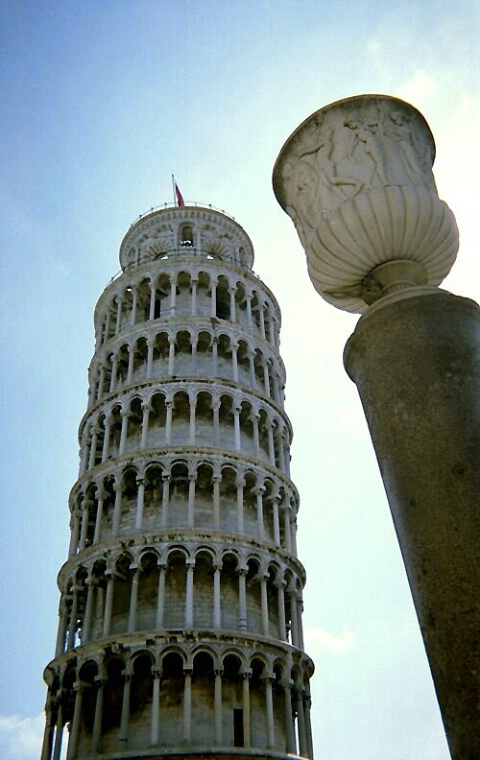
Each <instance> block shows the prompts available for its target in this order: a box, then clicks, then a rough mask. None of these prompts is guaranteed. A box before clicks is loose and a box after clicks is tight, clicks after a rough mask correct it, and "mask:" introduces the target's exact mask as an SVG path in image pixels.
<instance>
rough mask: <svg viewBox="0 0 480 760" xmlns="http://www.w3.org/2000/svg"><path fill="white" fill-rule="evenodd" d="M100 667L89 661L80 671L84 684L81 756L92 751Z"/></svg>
mask: <svg viewBox="0 0 480 760" xmlns="http://www.w3.org/2000/svg"><path fill="white" fill-rule="evenodd" d="M97 675H98V666H97V663H96V662H95V661H94V660H87V662H84V663H83V665H82V666H81V667H80V669H79V671H78V680H79V681H80V682H81V683H82V717H81V726H80V735H79V743H78V748H79V754H80V753H81V751H82V750H83V751H88V750H90V742H89V737H91V735H92V732H93V723H94V720H95V703H96V696H97V694H96V684H95V678H96V676H97Z"/></svg>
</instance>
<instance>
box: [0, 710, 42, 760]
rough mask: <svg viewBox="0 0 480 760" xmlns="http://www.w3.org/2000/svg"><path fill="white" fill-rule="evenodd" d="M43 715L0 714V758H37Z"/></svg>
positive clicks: (12, 759)
mask: <svg viewBox="0 0 480 760" xmlns="http://www.w3.org/2000/svg"><path fill="white" fill-rule="evenodd" d="M44 727H45V715H44V713H43V712H42V713H40V715H36V716H35V717H33V718H22V717H20V716H19V715H0V758H3V760H7V758H8V760H38V758H39V756H40V752H41V749H42V741H43V731H44Z"/></svg>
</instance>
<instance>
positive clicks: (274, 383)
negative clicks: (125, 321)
mask: <svg viewBox="0 0 480 760" xmlns="http://www.w3.org/2000/svg"><path fill="white" fill-rule="evenodd" d="M155 340H156V339H155V338H148V339H147V341H146V342H147V361H146V370H145V379H146V380H151V379H152V373H153V354H154V348H155ZM168 342H169V353H168V375H170V376H173V375H175V346H176V339H175V337H173V336H170V337H169V338H168ZM135 344H136V341H132V342H131V343H130V344H128V366H127V377H126V380H125V385H130V384H131V383H132V382H133V365H134V358H135ZM197 344H198V338H193V339H192V342H191V349H192V358H191V372H192V375H195V374H196V372H197ZM231 349H232V380H233V382H234V383H238V382H239V378H238V356H237V352H238V343H232V344H231ZM247 358H248V362H249V376H250V386H251V387H252V388H254V389H255V388H257V389H259V390H261V391H262V392H263V389H262V388H259V386H258V381H257V378H256V375H255V364H254V357H253V351H249V352H248V355H247ZM261 364H262V369H263V382H264V391H265V395H267V396H269V397H272V398H273V399H274V400H275V401H277V402H278V403H282V397H283V394H282V391H281V389H280V376H279V374H278V373H276V374H272V379H271V381H270V374H269V372H268V361H267V360H262V362H261ZM117 369H118V357H117V355H116V354H114V355H113V358H112V366H111V375H110V384H109V389H108V392H109V393H114V392H115V391H116V390H117V389H118V387H119V385H122V384H121V383H119V382H118V378H117ZM106 371H107V367H106V366H105V364H102V366H101V367H100V371H99V374H98V384H97V386H96V388H95V387H94V388H93V390H92V393H91V397H92V398H91V403H94V402H95V401H99V400H100V399H101V397H102V392H103V391H102V389H103V385H104V382H105V372H106ZM211 375H212V376H213V377H216V376H217V375H218V338H217V337H213V338H212V368H211Z"/></svg>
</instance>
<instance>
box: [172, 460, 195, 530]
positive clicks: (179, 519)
mask: <svg viewBox="0 0 480 760" xmlns="http://www.w3.org/2000/svg"><path fill="white" fill-rule="evenodd" d="M189 475H190V472H189V469H188V465H187V464H186V462H184V461H182V460H177V461H176V462H174V463H172V466H171V470H170V497H169V509H168V525H169V526H171V527H172V526H175V527H184V526H186V525H187V524H188V499H189V488H190V478H189Z"/></svg>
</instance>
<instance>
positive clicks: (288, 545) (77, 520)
mask: <svg viewBox="0 0 480 760" xmlns="http://www.w3.org/2000/svg"><path fill="white" fill-rule="evenodd" d="M171 480H172V478H171V476H170V475H163V477H162V505H161V515H160V524H159V526H158V528H159V529H164V528H167V527H171V526H169V525H168V521H169V501H170V482H171ZM196 480H197V476H196V475H195V474H190V475H189V486H188V513H187V527H189V528H194V527H195V483H196ZM212 480H213V525H212V527H213V528H214V529H216V530H219V529H220V528H221V525H220V482H221V476H219V475H213V477H212ZM136 483H137V486H138V491H137V504H136V512H135V530H136V531H139V530H142V527H143V511H144V507H145V481H144V479H143V478H137V480H136ZM244 488H245V480H239V481H238V482H237V533H239V534H240V535H244V531H245V526H244V503H243V492H244ZM113 489H114V491H115V503H114V508H113V518H112V530H111V535H110V536H109V537H115V536H117V535H118V532H119V529H120V517H121V513H122V484H121V481H120V477H119V476H118V475H116V476H115V482H114V484H113ZM254 493H255V497H256V509H257V531H256V536H255V537H256V538H258V539H260V540H264V539H265V524H264V509H263V494H264V493H265V487H264V486H260V487H258V488H256V489H255V490H254ZM269 498H270V500H271V502H272V512H273V541H274V543H275V544H276V545H277V546H281V542H280V507H279V501H280V497H279V496H278V495H272V496H271V497H269ZM104 501H105V492H104V491H103V489H102V488H99V489H98V501H97V513H96V518H95V530H94V535H93V541H92V543H93V544H97V543H98V542H99V541H101V539H102V518H103V508H104ZM92 506H93V502H92V501H90V500H89V499H85V500H84V502H83V508H82V510H81V511H79V510H74V512H73V521H72V532H71V537H70V547H69V556H72V555H74V554H76V553H77V551H80V552H81V551H83V550H84V549H85V548H86V539H87V529H88V524H89V520H90V510H91V508H92ZM283 512H284V535H285V547H284V548H285V549H286V550H287V551H289V552H291V553H293V554H295V555H296V554H297V544H296V518H295V516H294V514H293V511H292V509H291V507H290V505H289V504H288V503H287V502H284V504H283ZM292 523H293V524H292Z"/></svg>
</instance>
